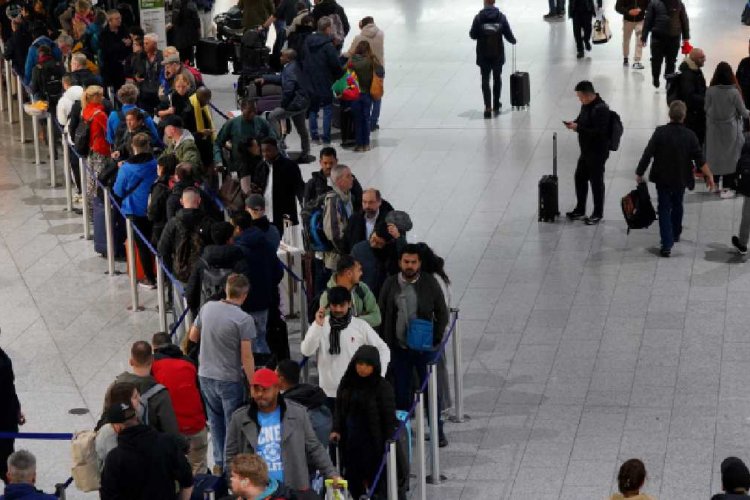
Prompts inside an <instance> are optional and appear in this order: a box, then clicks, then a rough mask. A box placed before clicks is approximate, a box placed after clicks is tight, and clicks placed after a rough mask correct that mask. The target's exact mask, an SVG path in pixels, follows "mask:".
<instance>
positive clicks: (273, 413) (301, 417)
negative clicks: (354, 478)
mask: <svg viewBox="0 0 750 500" xmlns="http://www.w3.org/2000/svg"><path fill="white" fill-rule="evenodd" d="M279 392H280V391H279V377H278V375H276V372H274V371H273V370H269V369H268V368H261V369H260V370H258V371H256V372H255V374H254V375H253V378H252V380H251V381H250V395H251V397H252V402H251V403H250V404H249V405H246V406H243V407H242V408H240V409H239V410H237V411H236V412H234V415H232V421H231V422H230V424H229V429H228V430H227V440H226V447H225V452H226V457H225V463H230V462H231V460H232V459H233V458H234V457H235V456H236V455H238V454H240V453H257V454H258V455H260V456H261V457H263V459H264V460H265V462H266V464H267V465H268V475H269V477H270V478H271V479H274V480H276V481H279V482H283V483H284V484H286V485H288V486H289V487H290V488H292V489H296V490H306V489H309V488H310V472H311V471H310V470H309V469H308V464H310V465H311V466H312V471H315V470H319V471H320V473H321V474H322V475H323V476H325V477H326V478H329V479H338V478H339V476H338V473H337V471H336V469H335V468H334V466H333V464H332V463H331V460H330V458H329V457H328V452H327V451H326V449H325V448H324V447H323V445H322V444H320V441H318V438H317V437H316V436H315V432H314V431H313V428H312V424H311V423H310V419H309V418H308V416H307V410H306V409H305V407H304V406H301V405H299V404H297V403H295V402H293V401H286V400H285V399H284V396H282V395H281V394H280V393H279Z"/></svg>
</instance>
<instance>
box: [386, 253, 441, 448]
mask: <svg viewBox="0 0 750 500" xmlns="http://www.w3.org/2000/svg"><path fill="white" fill-rule="evenodd" d="M419 250H420V248H419V246H418V245H415V244H407V245H406V246H405V247H404V248H403V249H402V250H401V252H400V254H399V268H400V269H401V272H400V273H398V274H396V275H394V276H389V277H388V279H386V280H385V283H384V284H383V288H382V289H381V290H380V312H381V314H382V317H383V323H382V324H381V335H382V336H383V339H384V340H385V341H386V342H387V343H388V347H390V349H391V352H392V353H393V362H392V363H391V374H392V376H393V381H394V383H395V385H394V390H395V392H396V408H397V409H399V410H404V411H408V410H409V407H410V406H411V403H412V400H413V398H412V391H411V388H412V385H411V381H412V374H413V373H414V370H415V369H416V371H417V377H418V380H419V381H420V382H421V381H422V380H424V379H425V377H426V376H427V365H428V363H430V362H431V361H432V360H433V359H434V357H435V354H436V352H434V351H423V350H416V349H414V348H412V346H409V345H408V341H407V339H408V337H409V332H410V330H412V329H416V328H419V327H420V326H422V325H423V324H424V323H422V322H424V321H427V322H431V323H432V325H431V326H432V346H433V349H437V347H438V346H439V345H440V342H441V341H442V340H443V332H445V327H446V326H447V325H448V315H449V313H448V306H447V305H446V303H445V296H444V295H443V292H442V290H441V289H440V284H439V283H438V282H437V280H436V279H435V278H434V277H433V276H432V275H431V274H429V273H422V272H421V269H422V259H421V257H420V254H419ZM438 433H439V437H440V446H441V447H444V446H447V445H448V441H447V439H446V438H445V435H444V433H443V424H442V419H439V420H438Z"/></svg>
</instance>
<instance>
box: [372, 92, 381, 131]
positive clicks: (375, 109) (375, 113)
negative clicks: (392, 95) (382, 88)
mask: <svg viewBox="0 0 750 500" xmlns="http://www.w3.org/2000/svg"><path fill="white" fill-rule="evenodd" d="M382 102H383V99H382V98H380V99H379V100H377V101H376V100H375V99H373V100H372V109H370V130H372V129H374V128H375V127H376V126H377V125H378V121H379V120H380V105H381V104H382Z"/></svg>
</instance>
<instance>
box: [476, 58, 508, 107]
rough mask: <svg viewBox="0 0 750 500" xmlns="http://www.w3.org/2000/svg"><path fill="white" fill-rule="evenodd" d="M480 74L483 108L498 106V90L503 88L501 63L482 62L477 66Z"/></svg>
mask: <svg viewBox="0 0 750 500" xmlns="http://www.w3.org/2000/svg"><path fill="white" fill-rule="evenodd" d="M479 71H480V73H481V74H482V97H483V98H484V107H485V109H490V108H495V109H498V108H500V91H501V90H502V88H503V79H502V77H503V65H502V64H500V62H499V61H498V62H497V63H488V62H483V63H482V64H481V65H480V66H479ZM490 73H491V74H492V94H490Z"/></svg>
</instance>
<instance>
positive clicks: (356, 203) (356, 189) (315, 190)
mask: <svg viewBox="0 0 750 500" xmlns="http://www.w3.org/2000/svg"><path fill="white" fill-rule="evenodd" d="M331 189H333V188H332V187H331V186H330V185H329V184H328V177H326V176H325V175H323V172H321V171H320V170H317V171H315V172H313V173H312V175H311V176H310V180H309V181H307V182H306V183H305V191H304V194H303V195H302V200H303V202H304V204H305V206H307V205H309V204H310V203H312V202H314V201H315V200H317V199H318V197H320V196H321V195H323V194H326V193H327V192H328V191H330V190H331ZM349 193H350V194H351V197H352V206H353V207H354V213H357V212H359V211H360V210H362V184H360V183H359V181H358V180H357V178H356V177H354V183H353V184H352V190H351V191H350V192H349Z"/></svg>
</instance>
